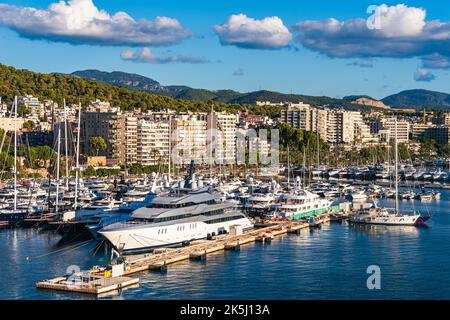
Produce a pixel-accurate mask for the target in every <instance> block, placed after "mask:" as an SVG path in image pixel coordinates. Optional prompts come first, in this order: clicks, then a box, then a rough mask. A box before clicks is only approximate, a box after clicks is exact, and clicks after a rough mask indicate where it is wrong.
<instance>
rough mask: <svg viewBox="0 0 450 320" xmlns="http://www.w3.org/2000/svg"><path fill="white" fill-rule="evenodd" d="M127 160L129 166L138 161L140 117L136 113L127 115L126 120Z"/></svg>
mask: <svg viewBox="0 0 450 320" xmlns="http://www.w3.org/2000/svg"><path fill="white" fill-rule="evenodd" d="M125 132H126V134H125V141H126V144H125V161H126V164H127V166H130V165H132V164H135V163H138V158H137V139H138V135H137V134H138V118H137V117H136V116H134V115H127V117H126V120H125Z"/></svg>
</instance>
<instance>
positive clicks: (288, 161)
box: [287, 143, 291, 191]
mask: <svg viewBox="0 0 450 320" xmlns="http://www.w3.org/2000/svg"><path fill="white" fill-rule="evenodd" d="M290 166H291V165H290V159H289V143H288V145H287V175H288V176H287V187H288V191H290V190H291V179H290V178H291V168H290Z"/></svg>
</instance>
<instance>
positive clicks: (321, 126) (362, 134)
mask: <svg viewBox="0 0 450 320" xmlns="http://www.w3.org/2000/svg"><path fill="white" fill-rule="evenodd" d="M281 122H285V123H288V124H289V125H291V126H292V127H294V128H298V129H302V130H305V131H315V132H318V134H319V136H320V138H321V139H323V140H325V141H327V142H328V143H332V144H345V145H348V146H351V145H358V146H359V145H362V144H365V143H372V142H376V141H377V138H376V137H375V136H373V135H372V134H371V132H370V127H369V126H368V125H367V124H366V123H365V122H364V120H363V117H362V114H361V113H360V112H358V111H347V110H343V109H329V108H315V107H311V106H310V105H308V104H304V103H298V104H286V105H285V106H284V109H283V110H282V113H281Z"/></svg>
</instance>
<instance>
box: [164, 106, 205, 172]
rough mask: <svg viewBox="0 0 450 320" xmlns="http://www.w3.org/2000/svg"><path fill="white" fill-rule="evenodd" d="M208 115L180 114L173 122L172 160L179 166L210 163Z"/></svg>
mask: <svg viewBox="0 0 450 320" xmlns="http://www.w3.org/2000/svg"><path fill="white" fill-rule="evenodd" d="M206 119H207V115H206V113H186V114H179V115H176V117H173V118H172V120H171V153H172V160H173V162H174V163H178V164H189V163H190V162H191V160H194V161H195V162H196V163H208V162H209V161H208V159H209V158H208V156H207V154H206V153H207V152H206V146H207V142H206V140H207V134H206V133H207V121H206Z"/></svg>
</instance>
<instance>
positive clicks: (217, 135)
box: [207, 111, 239, 164]
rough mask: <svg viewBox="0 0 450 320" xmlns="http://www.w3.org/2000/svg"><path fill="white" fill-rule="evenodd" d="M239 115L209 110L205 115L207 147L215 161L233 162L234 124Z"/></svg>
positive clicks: (237, 121)
mask: <svg viewBox="0 0 450 320" xmlns="http://www.w3.org/2000/svg"><path fill="white" fill-rule="evenodd" d="M238 123H239V115H237V114H229V113H224V112H214V111H212V112H210V113H209V114H208V116H207V130H208V137H207V139H208V141H207V148H208V152H209V153H210V154H209V156H211V157H213V159H214V161H215V162H216V163H222V164H227V163H234V162H235V160H236V126H237V125H238Z"/></svg>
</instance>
